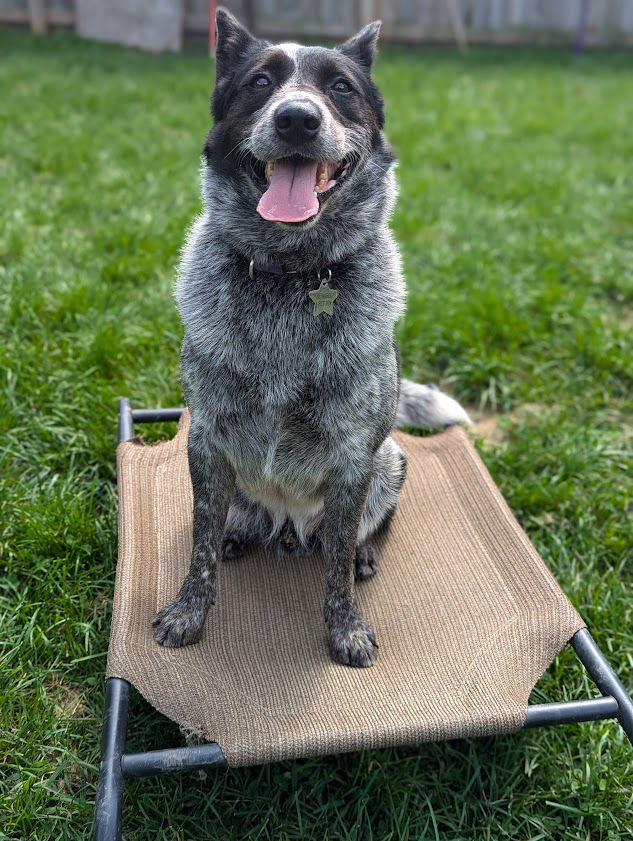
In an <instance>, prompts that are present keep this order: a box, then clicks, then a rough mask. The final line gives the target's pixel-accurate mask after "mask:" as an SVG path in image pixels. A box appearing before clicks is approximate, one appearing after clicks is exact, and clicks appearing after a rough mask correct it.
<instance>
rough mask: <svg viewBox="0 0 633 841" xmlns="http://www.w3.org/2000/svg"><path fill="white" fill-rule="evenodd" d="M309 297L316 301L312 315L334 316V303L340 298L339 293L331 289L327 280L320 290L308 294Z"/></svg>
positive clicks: (323, 281)
mask: <svg viewBox="0 0 633 841" xmlns="http://www.w3.org/2000/svg"><path fill="white" fill-rule="evenodd" d="M308 295H309V296H310V298H311V299H312V300H313V301H314V310H313V311H312V315H321V313H324V314H325V315H334V301H335V300H336V299H337V298H338V292H337V290H336V289H330V285H329V283H328V281H327V280H322V281H321V285H320V286H319V288H318V289H313V290H312V292H308Z"/></svg>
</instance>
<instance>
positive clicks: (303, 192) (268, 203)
mask: <svg viewBox="0 0 633 841" xmlns="http://www.w3.org/2000/svg"><path fill="white" fill-rule="evenodd" d="M317 164H318V161H301V162H297V161H292V160H289V159H287V158H282V159H280V160H278V161H275V166H274V169H273V174H272V178H271V179H270V186H269V188H268V189H267V190H266V192H265V193H264V195H263V196H262V197H261V199H260V200H259V204H258V205H257V212H258V213H259V215H260V216H263V217H264V219H268V221H269V222H303V221H304V220H305V219H309V218H310V217H311V216H314V215H315V214H316V213H318V212H319V201H318V199H317V197H316V193H315V190H314V185H315V182H316V171H317Z"/></svg>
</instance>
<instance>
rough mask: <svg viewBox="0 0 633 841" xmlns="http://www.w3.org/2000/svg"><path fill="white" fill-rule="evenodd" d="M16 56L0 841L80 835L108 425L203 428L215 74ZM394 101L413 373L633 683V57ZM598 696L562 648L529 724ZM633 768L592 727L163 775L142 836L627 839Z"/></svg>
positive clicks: (91, 766)
mask: <svg viewBox="0 0 633 841" xmlns="http://www.w3.org/2000/svg"><path fill="white" fill-rule="evenodd" d="M0 55H1V59H0V90H1V91H2V111H3V116H4V121H3V123H2V131H1V134H0V294H1V297H0V306H1V315H0V328H1V331H2V332H1V342H0V360H1V365H0V368H1V376H2V393H1V398H0V433H1V434H0V447H1V464H0V533H1V543H0V549H1V550H2V551H1V553H0V572H1V580H0V646H1V648H0V652H1V660H0V663H1V669H2V673H1V679H0V762H1V763H2V766H1V768H0V839H29V840H30V839H33V841H36V840H37V841H40V839H79V838H87V837H88V836H89V834H90V824H91V820H92V808H93V801H94V796H95V788H96V783H97V769H98V762H99V742H100V731H101V719H102V712H103V693H102V690H103V674H104V668H105V660H106V649H107V643H108V628H109V620H110V610H111V600H112V593H113V583H114V571H115V555H116V493H115V470H114V449H115V444H116V403H117V399H118V398H119V397H121V396H124V395H126V396H129V397H130V398H131V399H132V401H133V403H134V404H135V405H136V406H138V407H142V406H147V407H150V406H160V405H163V406H171V405H178V404H180V403H181V399H182V398H181V389H180V384H179V380H178V356H179V344H180V340H181V326H180V322H179V319H178V315H177V312H176V309H175V305H174V302H173V299H172V296H171V287H172V282H173V278H174V267H175V265H176V261H177V256H178V250H179V248H180V245H181V243H182V241H183V235H184V232H185V229H186V228H187V226H188V225H189V223H190V221H191V219H192V217H193V215H194V214H195V213H196V212H197V211H198V209H199V206H200V203H199V194H198V155H199V152H200V149H201V145H202V141H203V137H204V134H205V132H206V130H207V127H208V108H207V97H208V94H209V91H210V87H211V82H212V75H213V71H212V66H211V64H210V62H209V59H208V58H207V57H206V56H205V55H204V53H203V50H202V48H193V47H192V48H190V49H189V50H188V51H186V52H185V53H184V54H183V55H182V56H178V57H173V56H152V55H145V54H141V53H137V52H134V51H131V50H124V49H118V48H115V47H108V46H99V45H94V44H90V43H87V42H81V41H79V40H77V39H75V38H74V37H72V36H71V35H68V34H54V35H52V36H50V37H47V38H45V39H41V40H37V39H34V38H32V37H31V36H30V35H28V34H26V33H23V32H17V31H15V32H6V31H5V32H0ZM376 75H377V78H378V81H379V83H380V84H381V86H382V88H383V91H384V93H385V97H386V101H387V125H388V129H389V135H390V138H391V140H392V143H393V145H394V146H395V149H396V152H397V154H398V157H399V159H400V165H399V170H398V172H399V180H400V185H401V194H400V200H399V204H398V209H397V211H396V214H395V217H394V221H393V226H394V230H395V232H396V235H397V238H398V240H399V242H400V243H401V246H402V249H403V254H404V262H405V267H406V275H407V283H408V288H409V303H408V314H407V316H406V317H405V318H404V320H403V322H402V324H401V326H400V329H399V339H400V345H401V349H402V356H403V365H404V369H405V373H406V374H407V375H408V376H410V377H413V378H415V379H417V380H419V381H425V382H428V381H432V382H436V383H438V384H439V385H440V386H442V387H444V388H446V389H447V390H448V391H449V392H450V393H452V394H453V395H454V396H455V397H457V398H458V399H459V400H461V401H462V402H463V403H464V404H465V405H467V406H468V407H469V410H471V411H472V413H473V415H474V416H475V417H476V418H477V419H479V420H480V425H479V426H478V427H477V428H476V434H477V431H478V439H477V440H478V447H479V449H480V452H481V453H482V456H483V458H484V460H485V462H486V464H487V465H488V467H489V469H490V471H491V473H492V475H493V476H494V478H495V479H496V481H497V482H498V483H499V485H500V487H501V489H502V491H503V493H504V494H505V496H506V498H507V500H508V502H509V504H510V506H511V507H512V509H513V510H514V512H515V513H516V515H517V516H518V518H519V520H520V521H521V523H522V525H523V526H524V528H525V529H526V531H527V532H528V534H529V535H530V537H531V539H532V540H533V542H534V543H535V545H536V546H537V548H538V549H539V551H540V552H541V553H542V555H543V557H544V559H545V561H546V562H547V564H548V565H549V566H550V568H551V569H552V571H553V572H554V574H555V575H556V577H557V578H558V581H559V582H560V584H561V586H562V587H563V589H564V590H565V591H566V593H567V594H568V595H569V597H570V599H571V600H572V602H573V603H574V605H575V606H576V607H577V608H578V610H579V611H580V612H581V613H582V614H583V616H584V617H585V619H586V620H587V622H588V624H589V626H590V628H591V629H592V630H593V631H594V633H595V636H596V639H597V641H598V643H599V644H600V645H601V646H602V647H603V649H604V650H605V652H606V654H607V656H609V657H610V658H611V661H612V663H613V665H614V666H615V667H616V668H617V669H618V670H619V671H620V674H621V676H622V677H623V679H624V680H625V682H626V683H628V685H629V687H631V686H632V685H633V597H632V596H633V590H632V578H633V569H632V567H633V560H632V545H631V544H632V539H631V498H632V487H631V473H630V468H631V451H632V448H631V437H632V436H631V429H632V427H631V415H630V409H631V403H630V399H631V394H632V393H633V390H632V387H633V383H632V379H633V342H632V339H631V331H632V328H633V300H632V292H633V283H632V267H633V201H632V195H633V170H632V166H631V162H632V160H633V134H632V132H631V127H632V126H633V54H631V53H629V54H624V53H621V54H617V53H606V52H603V53H596V54H589V55H587V56H586V57H585V58H584V59H583V60H577V59H576V58H574V57H573V56H572V55H570V54H567V53H564V52H556V51H546V50H540V51H536V50H534V51H528V50H523V49H521V50H514V51H512V50H478V49H477V50H472V51H470V52H469V53H468V54H467V55H464V56H460V55H458V54H456V53H455V52H454V51H452V50H446V51H442V50H439V49H433V50H422V49H420V50H412V49H411V50H405V49H402V50H398V49H389V48H385V49H383V51H382V53H381V56H380V59H379V61H378V64H377V68H376ZM627 423H628V426H627ZM172 429H173V428H171V427H163V428H162V430H160V432H159V431H158V430H157V431H155V432H153V433H152V434H153V435H156V434H163V435H164V434H167V433H171V432H172ZM380 574H382V575H388V574H389V570H388V569H383V570H382V572H381V573H380ZM594 691H595V690H594V688H593V687H592V685H591V683H590V681H588V679H587V678H585V676H584V674H583V671H582V669H581V667H580V666H579V664H578V663H577V661H576V659H575V656H574V655H573V654H572V653H570V652H566V653H564V654H563V655H561V656H560V657H559V658H558V659H557V660H556V662H555V663H554V665H553V666H552V667H551V668H550V669H549V671H548V672H547V674H546V675H545V676H544V677H543V678H542V680H541V681H540V683H539V684H538V688H537V690H535V692H534V694H533V698H532V700H533V701H534V702H542V701H544V700H552V701H553V700H566V699H571V698H579V697H583V696H586V695H587V694H588V693H589V694H592V693H594ZM131 724H132V727H131V736H130V740H129V748H130V750H140V749H145V748H151V747H159V746H165V745H173V746H177V745H181V744H183V736H182V735H181V734H180V732H179V730H178V727H177V726H176V725H175V724H173V723H171V722H169V721H167V720H166V719H164V718H163V717H161V716H160V715H159V714H158V713H157V712H155V711H154V710H153V709H152V708H150V707H149V706H148V705H147V704H146V703H145V702H144V701H143V700H142V699H141V698H139V697H138V695H137V694H136V693H134V697H133V703H132V709H131ZM632 757H633V751H632V750H631V747H630V746H629V744H628V742H627V741H626V739H625V736H624V734H623V732H622V731H621V729H620V727H619V726H618V725H617V724H615V723H613V722H600V723H596V724H585V725H574V726H568V727H564V728H558V729H550V730H542V731H525V732H521V733H519V734H518V735H514V736H507V737H506V736H504V737H499V738H488V739H483V740H472V741H454V742H450V743H445V744H439V745H422V746H420V747H418V748H407V749H392V750H384V751H373V752H366V753H362V754H353V755H344V756H335V757H326V758H323V759H312V760H309V761H299V762H285V763H280V764H276V765H271V766H267V767H258V768H249V769H241V770H234V771H228V772H219V773H212V774H208V775H204V774H201V775H189V776H185V777H182V778H175V777H166V778H163V779H155V780H141V781H139V782H134V783H131V784H128V786H127V788H126V795H125V827H126V833H125V838H126V839H127V841H162V840H163V839H164V841H168V840H169V841H176V839H178V841H185V839H186V841H190V839H191V840H192V841H215V840H216V839H217V840H218V841H219V839H235V840H236V841H238V839H274V841H291V839H314V841H325V840H326V839H337V841H338V839H342V841H390V839H393V841H396V840H397V839H409V841H425V840H426V839H441V841H459V840H460V839H464V840H466V839H468V840H469V841H470V839H473V841H486V840H487V839H490V840H491V841H496V839H512V841H528V839H531V841H537V839H554V841H571V839H574V841H601V839H623V838H631V837H632V833H633V828H632V818H631V815H632V814H633V811H632V810H633V793H632V785H633V763H632Z"/></svg>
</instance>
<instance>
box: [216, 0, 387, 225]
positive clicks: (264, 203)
mask: <svg viewBox="0 0 633 841" xmlns="http://www.w3.org/2000/svg"><path fill="white" fill-rule="evenodd" d="M216 24H217V51H216V87H215V90H214V92H213V97H212V112H213V117H214V120H215V126H214V128H213V129H212V131H211V132H210V134H209V137H208V139H207V143H206V146H205V156H206V160H207V164H208V166H209V167H210V168H212V170H213V171H214V175H215V176H216V181H217V179H220V181H221V182H224V183H225V184H226V185H227V186H228V187H230V188H232V190H231V192H233V193H235V192H237V191H239V193H240V195H241V196H242V208H241V211H242V212H244V213H247V214H248V212H249V210H250V213H252V214H253V215H255V213H256V214H258V215H259V217H261V218H260V222H259V223H258V227H259V226H260V225H262V224H264V223H263V222H262V220H265V224H266V226H269V227H271V228H277V229H283V230H284V231H285V232H286V233H287V232H288V230H289V229H290V228H292V229H295V230H297V231H298V230H306V229H308V228H313V227H315V226H317V227H319V226H320V224H321V222H322V220H323V219H326V218H328V217H329V218H330V221H331V217H332V216H333V214H334V215H336V217H338V222H339V223H340V221H341V219H342V217H343V216H344V215H345V213H346V212H348V213H349V214H350V215H349V221H350V223H352V221H353V211H354V208H356V210H358V205H359V202H361V203H362V201H363V200H365V199H367V196H368V195H369V192H371V191H369V192H368V188H370V187H371V185H373V186H374V187H378V186H379V185H380V183H381V182H382V181H383V180H384V176H385V174H386V173H387V170H388V169H389V165H390V164H391V162H392V161H393V156H392V155H391V152H390V150H389V147H388V146H387V144H386V142H385V140H384V137H383V135H382V131H381V129H382V126H383V120H384V117H383V100H382V97H381V95H380V92H379V91H378V88H377V87H376V85H375V83H374V81H373V80H372V78H371V65H372V61H373V58H374V53H375V49H376V41H377V38H378V33H379V29H380V24H379V23H378V22H375V23H371V24H369V25H368V26H366V27H365V28H364V29H362V30H361V31H360V32H359V33H358V34H357V35H356V36H354V37H353V38H351V39H350V40H349V41H346V42H345V43H344V44H341V45H340V46H338V47H336V48H335V49H325V48H323V47H302V46H299V45H298V44H290V43H285V44H279V45H272V44H270V43H269V42H267V41H261V40H258V39H256V38H254V37H253V36H252V35H251V34H250V33H249V32H248V31H247V30H246V29H244V27H243V26H241V25H240V24H239V23H238V21H237V20H236V19H235V18H234V17H233V16H232V15H230V14H229V13H228V12H226V11H224V10H222V9H220V10H218V12H217V17H216ZM216 189H217V185H216ZM249 215H250V214H249ZM259 217H258V218H259ZM267 238H268V237H267Z"/></svg>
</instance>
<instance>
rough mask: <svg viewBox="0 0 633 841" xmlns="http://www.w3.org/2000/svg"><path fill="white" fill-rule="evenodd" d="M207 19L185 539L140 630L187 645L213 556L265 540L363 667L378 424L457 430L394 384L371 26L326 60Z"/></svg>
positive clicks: (395, 489) (380, 501)
mask: <svg viewBox="0 0 633 841" xmlns="http://www.w3.org/2000/svg"><path fill="white" fill-rule="evenodd" d="M216 24H217V78H216V87H215V90H214V91H213V98H212V112H213V117H214V123H215V124H214V127H213V128H212V130H211V131H210V133H209V135H208V138H207V141H206V144H205V147H204V162H203V173H202V192H203V198H204V212H203V213H202V215H201V216H200V217H199V218H198V220H197V221H196V222H195V223H194V225H193V228H192V229H191V232H190V234H189V238H188V240H187V244H186V247H185V249H184V252H183V256H182V262H181V267H180V274H179V279H178V283H177V289H176V297H177V300H178V305H179V308H180V313H181V316H182V320H183V322H184V326H185V339H184V344H183V349H182V381H183V384H184V390H185V397H186V401H187V405H188V406H189V411H190V413H191V430H190V433H189V469H190V472H191V481H192V485H193V495H194V512H193V540H194V548H193V554H192V558H191V566H190V569H189V573H188V574H187V577H186V578H185V581H184V583H183V585H182V588H181V590H180V592H179V593H178V595H177V596H176V597H175V598H174V599H173V600H172V601H170V602H169V604H167V605H166V606H165V607H164V608H163V609H162V610H161V611H160V612H159V613H158V615H157V616H156V619H155V620H154V637H155V639H156V641H157V642H158V643H160V645H164V646H171V647H177V646H181V645H189V644H191V643H195V642H196V641H197V640H199V639H200V636H201V632H202V627H203V624H204V621H205V617H206V614H207V611H208V609H209V607H210V605H212V604H213V603H214V600H215V595H216V571H217V565H218V561H219V559H220V557H221V556H223V557H224V558H226V559H233V558H235V557H237V556H238V555H239V554H240V553H241V552H243V551H244V549H245V548H246V547H247V546H248V545H249V544H252V543H253V542H255V541H265V542H267V543H269V544H272V543H274V544H275V546H276V547H277V548H278V550H279V551H281V552H283V553H286V554H292V553H295V552H302V551H306V550H317V549H318V550H322V554H323V557H324V558H325V568H326V569H325V621H326V623H327V629H328V635H329V642H330V650H331V653H332V657H333V658H334V659H335V660H336V661H338V662H340V663H345V664H347V665H351V666H371V665H372V664H373V662H374V659H375V657H376V640H375V637H374V633H373V631H372V629H371V627H370V625H369V624H368V622H367V621H366V620H365V619H364V618H363V617H362V616H360V615H359V614H358V613H357V612H356V610H355V606H354V580H355V579H356V580H359V579H364V578H368V577H369V576H371V575H373V574H374V573H375V571H376V563H375V559H374V550H373V548H372V543H371V541H372V538H373V537H374V536H375V535H376V534H377V533H378V532H379V531H380V530H381V529H382V528H383V527H384V526H385V525H386V524H387V523H388V521H389V519H390V518H391V516H392V515H393V512H394V510H395V507H396V503H397V499H398V493H399V491H400V488H401V486H402V482H403V479H404V474H405V456H404V454H403V452H402V451H401V449H400V448H399V447H398V445H397V444H396V443H395V441H394V440H393V438H392V437H391V436H390V434H389V433H390V430H391V428H392V426H393V425H394V423H395V424H397V425H398V424H399V425H403V424H411V425H417V426H443V425H447V424H451V423H456V422H458V421H468V417H467V415H466V413H465V412H464V410H463V409H462V408H461V407H460V406H459V405H458V404H457V403H456V402H455V401H454V400H453V399H451V398H450V397H448V396H447V395H445V394H443V393H442V392H440V391H438V390H437V389H434V388H433V387H430V386H423V385H416V384H415V383H411V382H409V381H407V380H404V381H402V382H400V376H399V363H398V355H397V352H396V348H395V346H394V324H395V322H396V320H397V319H398V318H399V317H400V316H401V315H402V313H403V309H404V297H405V288H404V283H403V279H402V273H401V266H400V257H399V254H398V249H397V246H396V244H395V242H394V240H393V237H392V235H391V233H390V231H389V228H388V219H389V215H390V213H391V210H392V208H393V205H394V201H395V197H396V186H395V179H394V173H393V169H394V156H393V154H392V152H391V150H390V148H389V145H388V144H387V141H386V139H385V136H384V134H383V132H382V127H383V99H382V97H381V95H380V93H379V91H378V88H377V87H376V85H375V83H374V81H373V80H372V77H371V65H372V60H373V57H374V53H375V48H376V41H377V38H378V32H379V28H380V24H379V23H372V24H370V25H369V26H366V27H365V28H364V29H363V30H361V31H360V32H359V33H358V34H357V35H356V36H355V37H353V38H351V39H350V40H349V41H346V42H345V43H344V44H342V45H341V46H339V47H337V48H336V49H324V48H321V47H302V46H299V45H298V44H290V43H286V44H279V45H277V46H274V45H271V44H270V43H268V42H267V41H261V40H258V39H256V38H254V37H253V36H252V35H250V33H249V32H247V31H246V29H244V28H243V27H242V26H241V25H240V24H239V23H238V22H237V21H236V20H235V18H233V17H232V16H231V15H230V14H228V13H227V12H226V11H224V10H219V11H218V13H217V19H216ZM316 557H321V551H318V552H316ZM315 562H316V561H315ZM271 644H274V640H272V641H271Z"/></svg>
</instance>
